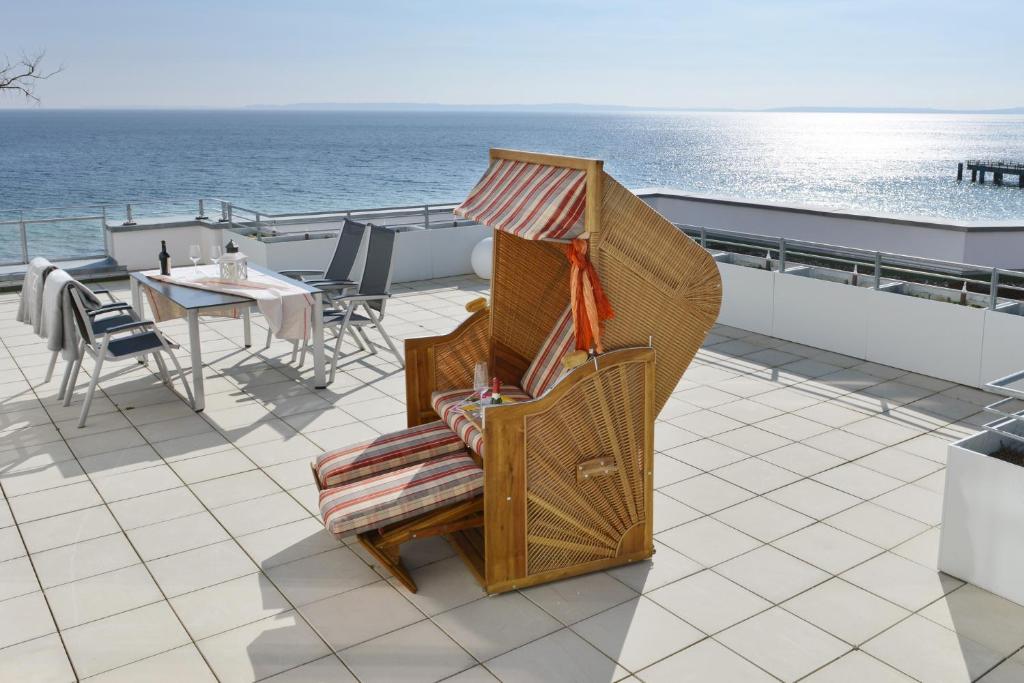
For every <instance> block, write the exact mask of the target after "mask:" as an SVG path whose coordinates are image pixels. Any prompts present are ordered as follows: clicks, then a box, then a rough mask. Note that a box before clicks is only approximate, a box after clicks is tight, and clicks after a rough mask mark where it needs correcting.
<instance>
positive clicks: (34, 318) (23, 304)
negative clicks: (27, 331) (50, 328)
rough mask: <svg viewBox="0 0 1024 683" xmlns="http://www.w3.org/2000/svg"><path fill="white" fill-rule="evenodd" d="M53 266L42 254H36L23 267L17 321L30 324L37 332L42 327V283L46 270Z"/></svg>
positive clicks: (37, 332)
mask: <svg viewBox="0 0 1024 683" xmlns="http://www.w3.org/2000/svg"><path fill="white" fill-rule="evenodd" d="M52 266H53V264H52V263H50V262H49V261H48V260H46V259H44V258H43V257H42V256H36V257H35V258H33V259H32V260H31V261H29V262H28V267H27V268H26V269H25V281H24V282H23V283H22V286H21V300H20V301H19V302H18V316H17V320H18V322H22V323H26V324H28V325H31V326H32V330H33V331H34V332H35V333H36V334H39V333H40V330H41V328H42V323H43V321H42V308H43V284H44V281H45V276H46V271H47V269H48V268H51V267H52Z"/></svg>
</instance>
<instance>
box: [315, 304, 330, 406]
mask: <svg viewBox="0 0 1024 683" xmlns="http://www.w3.org/2000/svg"><path fill="white" fill-rule="evenodd" d="M322 296H323V295H322V294H320V293H319V292H317V293H316V294H314V295H313V386H314V387H316V388H317V389H324V388H326V387H327V377H326V373H325V372H324V302H323V299H322V298H321V297H322Z"/></svg>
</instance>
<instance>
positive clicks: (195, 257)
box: [188, 244, 203, 274]
mask: <svg viewBox="0 0 1024 683" xmlns="http://www.w3.org/2000/svg"><path fill="white" fill-rule="evenodd" d="M202 257H203V250H202V247H200V246H199V245H198V244H193V245H191V246H190V247H189V248H188V260H189V261H191V262H192V272H194V273H196V274H198V273H199V259H201V258H202Z"/></svg>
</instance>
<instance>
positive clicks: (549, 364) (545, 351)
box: [522, 307, 576, 398]
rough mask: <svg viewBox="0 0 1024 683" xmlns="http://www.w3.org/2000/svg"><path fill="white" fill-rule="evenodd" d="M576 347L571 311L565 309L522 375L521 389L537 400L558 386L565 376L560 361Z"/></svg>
mask: <svg viewBox="0 0 1024 683" xmlns="http://www.w3.org/2000/svg"><path fill="white" fill-rule="evenodd" d="M575 346H576V335H575V334H574V333H573V329H572V309H571V308H569V307H566V309H565V312H563V313H562V315H560V316H559V317H558V320H556V321H555V326H554V327H553V328H552V329H551V332H550V333H549V334H548V337H547V339H545V340H544V343H543V344H541V347H540V350H539V351H537V355H536V356H534V357H533V362H532V363H530V367H528V368H526V372H525V373H524V374H523V382H522V384H523V389H524V390H525V391H526V393H528V394H529V395H530V396H533V397H534V398H537V397H538V396H541V395H543V394H545V393H547V392H548V390H549V389H551V388H552V387H553V386H555V385H556V384H558V380H560V379H562V375H564V374H565V368H564V366H563V365H562V359H563V358H565V354H567V353H569V352H570V351H572V350H573V348H574V347H575Z"/></svg>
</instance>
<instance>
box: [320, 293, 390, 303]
mask: <svg viewBox="0 0 1024 683" xmlns="http://www.w3.org/2000/svg"><path fill="white" fill-rule="evenodd" d="M390 298H391V295H390V294H352V295H349V296H339V297H335V298H333V299H331V302H333V303H343V304H344V303H349V302H352V303H360V302H363V301H387V300H388V299H390Z"/></svg>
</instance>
